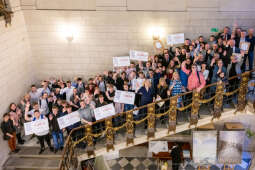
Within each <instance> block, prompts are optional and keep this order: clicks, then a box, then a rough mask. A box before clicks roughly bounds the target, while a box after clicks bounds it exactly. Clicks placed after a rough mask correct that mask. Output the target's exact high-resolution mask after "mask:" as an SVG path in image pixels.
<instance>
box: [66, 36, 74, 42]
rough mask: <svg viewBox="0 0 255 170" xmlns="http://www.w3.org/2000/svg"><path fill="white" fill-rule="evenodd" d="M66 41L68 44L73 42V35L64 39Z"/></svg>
mask: <svg viewBox="0 0 255 170" xmlns="http://www.w3.org/2000/svg"><path fill="white" fill-rule="evenodd" d="M66 40H67V41H68V42H69V43H70V42H72V41H73V35H69V36H67V37H66Z"/></svg>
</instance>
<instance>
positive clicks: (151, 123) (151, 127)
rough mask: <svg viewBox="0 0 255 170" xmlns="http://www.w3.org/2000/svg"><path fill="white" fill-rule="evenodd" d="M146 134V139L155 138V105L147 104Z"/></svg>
mask: <svg viewBox="0 0 255 170" xmlns="http://www.w3.org/2000/svg"><path fill="white" fill-rule="evenodd" d="M147 106H148V108H147V109H148V133H147V139H149V138H150V137H155V103H151V104H148V105H147Z"/></svg>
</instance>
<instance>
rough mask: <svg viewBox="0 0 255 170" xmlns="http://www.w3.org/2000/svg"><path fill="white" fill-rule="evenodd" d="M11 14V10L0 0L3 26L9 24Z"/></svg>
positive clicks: (0, 14)
mask: <svg viewBox="0 0 255 170" xmlns="http://www.w3.org/2000/svg"><path fill="white" fill-rule="evenodd" d="M11 14H13V12H12V11H9V10H8V9H7V7H6V5H5V3H4V1H3V0H0V16H4V20H5V26H6V27H7V26H8V25H11V21H12V17H11Z"/></svg>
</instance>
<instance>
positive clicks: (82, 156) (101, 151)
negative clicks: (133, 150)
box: [78, 108, 252, 162]
mask: <svg viewBox="0 0 255 170" xmlns="http://www.w3.org/2000/svg"><path fill="white" fill-rule="evenodd" d="M203 112H204V114H201V117H200V119H199V121H198V124H197V127H199V126H203V125H206V124H210V123H211V122H212V116H211V115H210V113H209V111H208V110H207V112H206V110H204V111H203ZM247 114H252V113H251V112H250V111H248V110H245V111H243V112H236V109H234V108H228V109H224V111H223V113H222V116H221V118H220V119H214V121H213V122H217V121H224V120H229V119H231V118H233V117H236V116H237V115H247ZM157 124H158V125H159V126H157V127H156V132H155V137H154V138H149V139H148V138H147V134H146V131H144V129H143V127H137V130H136V138H134V144H130V145H128V146H127V145H126V136H125V133H120V134H116V135H115V144H114V151H118V150H122V149H126V148H129V147H132V146H135V145H139V144H142V143H145V142H148V141H150V140H157V139H162V138H164V137H167V136H170V135H174V134H177V133H181V132H184V131H187V130H190V129H193V128H195V126H191V127H190V126H189V123H188V122H185V123H182V124H178V125H177V126H176V131H175V132H170V133H168V128H167V127H166V126H162V127H161V125H160V123H157ZM109 152H111V150H110V151H109ZM109 152H107V150H106V148H105V140H100V141H99V142H98V143H97V145H96V149H95V154H96V156H100V155H105V154H107V153H109ZM92 157H93V156H92ZM92 157H88V155H87V153H86V152H85V150H82V151H81V150H80V152H79V154H78V161H79V162H81V161H84V160H87V159H90V158H92Z"/></svg>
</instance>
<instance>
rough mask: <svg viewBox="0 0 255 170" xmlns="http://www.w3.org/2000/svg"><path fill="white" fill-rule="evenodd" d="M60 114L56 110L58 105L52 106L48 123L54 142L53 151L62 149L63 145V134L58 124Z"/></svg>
mask: <svg viewBox="0 0 255 170" xmlns="http://www.w3.org/2000/svg"><path fill="white" fill-rule="evenodd" d="M61 116H62V115H61V114H60V113H59V112H58V107H56V106H53V107H52V114H49V124H50V127H51V135H52V138H53V143H54V153H56V152H57V151H58V150H59V149H60V150H63V147H64V135H63V132H62V130H61V129H60V128H59V125H58V120H57V119H58V118H59V117H61Z"/></svg>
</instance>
